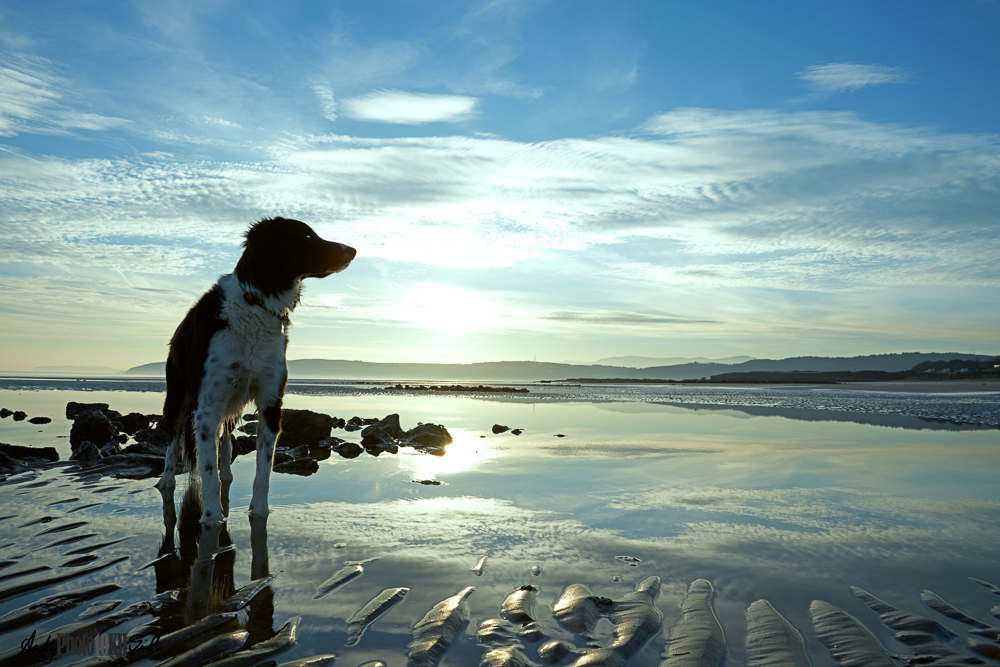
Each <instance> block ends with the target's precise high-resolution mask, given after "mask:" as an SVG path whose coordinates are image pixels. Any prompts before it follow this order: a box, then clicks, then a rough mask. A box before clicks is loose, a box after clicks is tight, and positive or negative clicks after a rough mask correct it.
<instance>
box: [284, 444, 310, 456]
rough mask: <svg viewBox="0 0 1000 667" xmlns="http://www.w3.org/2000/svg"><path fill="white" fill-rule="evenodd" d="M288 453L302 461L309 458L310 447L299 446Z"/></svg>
mask: <svg viewBox="0 0 1000 667" xmlns="http://www.w3.org/2000/svg"><path fill="white" fill-rule="evenodd" d="M288 453H289V454H291V456H292V458H293V459H301V458H303V457H305V456H309V445H299V446H298V447H296V448H295V449H289V450H288Z"/></svg>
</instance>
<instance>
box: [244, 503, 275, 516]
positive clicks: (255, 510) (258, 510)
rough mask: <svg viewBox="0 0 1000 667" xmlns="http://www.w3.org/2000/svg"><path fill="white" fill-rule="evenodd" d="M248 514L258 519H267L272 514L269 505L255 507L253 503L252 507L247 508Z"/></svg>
mask: <svg viewBox="0 0 1000 667" xmlns="http://www.w3.org/2000/svg"><path fill="white" fill-rule="evenodd" d="M247 514H249V515H250V516H251V517H253V518H256V519H266V518H267V517H268V515H270V514H271V510H270V509H268V507H267V505H264V506H263V507H254V506H253V505H251V506H250V509H248V510H247Z"/></svg>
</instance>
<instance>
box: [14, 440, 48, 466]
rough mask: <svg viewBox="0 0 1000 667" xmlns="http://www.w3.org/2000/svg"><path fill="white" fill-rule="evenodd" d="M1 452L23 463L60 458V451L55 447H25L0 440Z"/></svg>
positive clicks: (44, 461)
mask: <svg viewBox="0 0 1000 667" xmlns="http://www.w3.org/2000/svg"><path fill="white" fill-rule="evenodd" d="M0 452H3V453H4V454H6V455H7V456H9V457H11V458H12V459H16V460H17V461H19V462H21V463H29V464H31V463H49V462H51V461H58V460H59V452H57V451H56V448H55V447H25V446H23V445H8V444H5V443H2V442H0Z"/></svg>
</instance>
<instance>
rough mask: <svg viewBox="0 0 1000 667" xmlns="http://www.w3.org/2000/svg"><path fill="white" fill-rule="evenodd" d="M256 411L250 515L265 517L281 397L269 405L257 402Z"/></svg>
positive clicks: (279, 424) (278, 429)
mask: <svg viewBox="0 0 1000 667" xmlns="http://www.w3.org/2000/svg"><path fill="white" fill-rule="evenodd" d="M257 413H258V414H259V415H260V416H261V419H260V421H259V422H258V423H257V473H256V474H255V475H254V478H253V498H252V499H251V500H250V515H251V516H255V517H262V518H263V517H266V516H267V515H268V514H269V512H270V510H269V509H268V506H267V494H268V491H269V489H270V487H271V465H272V464H273V463H274V447H275V445H276V444H277V441H278V434H279V433H281V399H280V398H278V399H276V400H275V402H274V403H273V404H271V405H266V404H264V403H263V402H262V401H258V402H257Z"/></svg>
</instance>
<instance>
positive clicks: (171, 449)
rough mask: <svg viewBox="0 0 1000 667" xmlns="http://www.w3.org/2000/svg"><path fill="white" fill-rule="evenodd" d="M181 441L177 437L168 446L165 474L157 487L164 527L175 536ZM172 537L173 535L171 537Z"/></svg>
mask: <svg viewBox="0 0 1000 667" xmlns="http://www.w3.org/2000/svg"><path fill="white" fill-rule="evenodd" d="M180 451H181V443H180V441H179V440H178V439H177V438H174V439H173V440H171V441H170V445H168V446H167V455H166V458H165V459H164V461H163V474H162V475H160V481H158V482H157V483H156V488H157V489H158V490H159V491H160V498H161V499H162V501H163V527H164V529H165V530H166V534H167V535H170V536H173V534H174V527H175V526H176V525H177V510H176V509H175V508H174V489H175V488H177V466H178V464H179V463H180ZM171 539H172V537H171Z"/></svg>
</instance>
